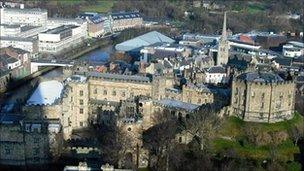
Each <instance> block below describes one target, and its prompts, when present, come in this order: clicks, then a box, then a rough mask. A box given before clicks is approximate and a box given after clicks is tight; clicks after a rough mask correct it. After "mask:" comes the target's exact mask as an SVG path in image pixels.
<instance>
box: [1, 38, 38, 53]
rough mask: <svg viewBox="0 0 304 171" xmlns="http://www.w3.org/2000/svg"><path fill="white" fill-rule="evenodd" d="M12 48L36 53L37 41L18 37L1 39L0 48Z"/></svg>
mask: <svg viewBox="0 0 304 171" xmlns="http://www.w3.org/2000/svg"><path fill="white" fill-rule="evenodd" d="M9 46H12V47H14V48H19V49H22V50H25V51H29V52H31V53H36V52H38V44H37V40H35V39H32V38H19V37H1V38H0V48H5V47H9Z"/></svg>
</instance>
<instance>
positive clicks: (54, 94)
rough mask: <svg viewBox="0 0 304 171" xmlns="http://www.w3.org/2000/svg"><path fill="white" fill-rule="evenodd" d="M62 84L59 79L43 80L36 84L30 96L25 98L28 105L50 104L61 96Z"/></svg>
mask: <svg viewBox="0 0 304 171" xmlns="http://www.w3.org/2000/svg"><path fill="white" fill-rule="evenodd" d="M62 90H63V84H62V83H61V82H59V81H56V80H52V81H45V82H42V83H40V84H39V85H38V87H37V88H36V90H35V91H34V93H33V94H32V96H31V97H30V98H29V99H28V100H27V104H28V105H52V104H53V103H54V102H55V101H56V100H57V99H59V98H60V97H61V93H62Z"/></svg>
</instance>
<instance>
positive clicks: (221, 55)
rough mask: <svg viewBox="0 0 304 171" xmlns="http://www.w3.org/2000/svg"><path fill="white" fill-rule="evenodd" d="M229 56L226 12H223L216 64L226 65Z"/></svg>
mask: <svg viewBox="0 0 304 171" xmlns="http://www.w3.org/2000/svg"><path fill="white" fill-rule="evenodd" d="M228 57H229V44H228V40H227V28H226V12H225V14H224V22H223V31H222V36H221V38H220V40H219V44H218V50H217V57H216V65H226V64H227V63H228Z"/></svg>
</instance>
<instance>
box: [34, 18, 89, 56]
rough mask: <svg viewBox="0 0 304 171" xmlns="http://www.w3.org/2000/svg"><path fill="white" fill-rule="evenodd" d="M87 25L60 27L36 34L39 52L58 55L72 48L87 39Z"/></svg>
mask: <svg viewBox="0 0 304 171" xmlns="http://www.w3.org/2000/svg"><path fill="white" fill-rule="evenodd" d="M86 26H87V23H86V22H85V23H84V24H82V25H80V26H77V25H61V26H59V27H56V28H53V29H49V30H47V31H45V32H42V33H39V34H38V39H39V52H45V53H59V52H61V51H63V50H64V49H68V48H72V47H75V46H77V45H79V44H80V43H82V42H83V41H84V40H85V39H86V38H87V27H86Z"/></svg>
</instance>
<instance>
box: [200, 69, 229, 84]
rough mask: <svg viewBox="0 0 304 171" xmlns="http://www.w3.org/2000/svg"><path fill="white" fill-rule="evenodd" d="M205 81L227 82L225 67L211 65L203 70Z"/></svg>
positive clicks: (214, 82) (210, 82) (212, 82)
mask: <svg viewBox="0 0 304 171" xmlns="http://www.w3.org/2000/svg"><path fill="white" fill-rule="evenodd" d="M205 82H206V83H209V84H219V83H222V84H225V83H228V75H227V71H226V68H224V67H222V66H212V67H210V68H208V69H206V71H205Z"/></svg>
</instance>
